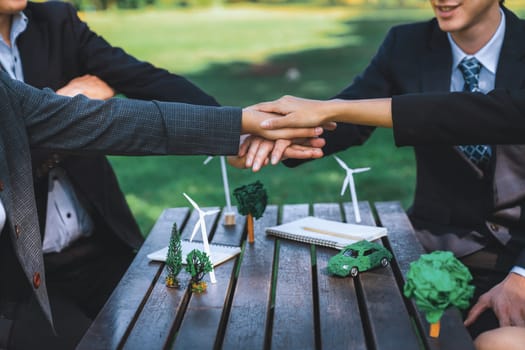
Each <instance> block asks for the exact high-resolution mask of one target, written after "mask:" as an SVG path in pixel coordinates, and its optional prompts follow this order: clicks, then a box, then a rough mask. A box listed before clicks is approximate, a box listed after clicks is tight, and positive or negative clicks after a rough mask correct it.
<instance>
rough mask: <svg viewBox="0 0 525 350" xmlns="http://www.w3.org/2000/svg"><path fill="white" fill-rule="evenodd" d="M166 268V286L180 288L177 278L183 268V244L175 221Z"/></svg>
mask: <svg viewBox="0 0 525 350" xmlns="http://www.w3.org/2000/svg"><path fill="white" fill-rule="evenodd" d="M166 268H167V269H168V275H167V276H166V286H168V287H170V288H178V287H179V280H178V279H177V276H178V275H179V272H180V271H181V270H182V246H181V243H180V234H179V231H178V230H177V224H176V223H173V226H172V228H171V237H170V244H169V246H168V255H167V256H166Z"/></svg>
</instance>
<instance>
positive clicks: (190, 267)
mask: <svg viewBox="0 0 525 350" xmlns="http://www.w3.org/2000/svg"><path fill="white" fill-rule="evenodd" d="M211 270H212V264H211V261H210V258H209V257H208V255H207V254H206V253H205V252H201V251H200V250H197V249H193V250H192V251H191V252H189V254H188V255H187V256H186V271H188V273H189V274H190V276H191V290H192V292H196V293H202V292H204V291H205V290H206V287H207V284H206V282H205V281H202V278H203V277H204V275H206V274H207V273H208V272H210V271H211Z"/></svg>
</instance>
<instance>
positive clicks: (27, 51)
mask: <svg viewBox="0 0 525 350" xmlns="http://www.w3.org/2000/svg"><path fill="white" fill-rule="evenodd" d="M30 5H31V4H29V5H28V8H27V9H26V10H24V13H25V15H26V16H27V18H28V24H27V28H26V30H25V31H24V32H23V33H22V34H21V35H20V37H19V39H18V41H17V45H18V49H19V51H20V56H21V60H22V68H23V71H24V79H25V81H26V82H28V83H29V84H31V85H33V86H36V87H39V88H41V87H46V86H49V80H48V77H47V74H46V72H47V70H48V69H49V64H48V63H49V56H48V55H42V52H51V51H50V50H49V48H48V43H49V39H48V36H49V31H48V28H47V26H45V25H44V24H42V23H40V22H37V21H36V20H35V19H34V18H33V16H32V12H31V8H30Z"/></svg>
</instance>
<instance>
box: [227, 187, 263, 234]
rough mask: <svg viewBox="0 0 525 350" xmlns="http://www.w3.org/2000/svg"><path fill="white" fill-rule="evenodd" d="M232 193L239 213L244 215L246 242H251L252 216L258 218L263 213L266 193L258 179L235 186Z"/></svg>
mask: <svg viewBox="0 0 525 350" xmlns="http://www.w3.org/2000/svg"><path fill="white" fill-rule="evenodd" d="M233 195H234V196H235V198H236V199H237V202H238V203H239V213H241V214H242V215H246V225H247V230H248V243H253V242H254V240H255V239H254V234H253V218H254V217H255V218H256V219H258V218H260V217H261V216H262V214H263V213H264V210H265V209H266V204H267V203H268V195H267V194H266V191H265V189H264V187H263V185H262V183H261V182H260V181H256V182H254V183H251V184H248V185H244V186H241V187H238V188H236V189H235V190H234V191H233Z"/></svg>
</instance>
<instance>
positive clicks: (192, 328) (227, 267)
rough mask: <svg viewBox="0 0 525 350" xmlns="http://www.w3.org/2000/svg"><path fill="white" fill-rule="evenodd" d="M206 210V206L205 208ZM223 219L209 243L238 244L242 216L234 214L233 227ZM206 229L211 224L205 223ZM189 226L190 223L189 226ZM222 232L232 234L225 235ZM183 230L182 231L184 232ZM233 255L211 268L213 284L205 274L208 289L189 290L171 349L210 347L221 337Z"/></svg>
mask: <svg viewBox="0 0 525 350" xmlns="http://www.w3.org/2000/svg"><path fill="white" fill-rule="evenodd" d="M207 210H209V209H207ZM222 222H223V218H221V220H220V223H218V224H217V226H216V229H215V234H214V235H213V238H212V240H211V241H212V242H213V243H215V238H216V237H217V239H219V240H220V241H221V243H222V244H224V243H226V244H229V245H233V246H240V245H241V239H242V238H243V236H242V232H243V229H244V226H245V223H246V221H245V219H244V217H239V216H238V217H236V222H237V224H236V225H235V228H233V229H232V228H226V227H225V226H224V225H223V224H222ZM208 227H210V228H212V227H214V226H211V225H210V226H208ZM190 228H191V226H190ZM225 231H228V232H229V233H232V235H231V236H229V240H228V239H227V238H228V236H227V234H226V232H225ZM185 233H186V232H185ZM237 259H238V257H237V258H235V259H232V260H229V261H227V262H225V263H223V264H221V265H219V266H217V267H216V268H215V276H216V279H217V283H215V284H213V283H211V282H210V280H209V274H207V275H206V276H205V280H206V281H207V282H208V289H207V290H206V292H205V293H202V294H196V293H192V294H191V295H190V299H189V302H188V306H187V308H186V310H185V315H184V319H183V320H182V323H181V326H180V328H179V329H178V332H177V336H176V338H175V340H174V342H173V345H172V348H173V349H189V348H192V349H197V350H198V349H213V347H214V346H215V343H216V341H217V340H216V339H219V340H220V338H221V336H220V333H222V331H221V320H222V319H223V317H225V316H223V310H224V309H225V305H226V304H227V302H228V299H229V293H230V291H231V289H232V288H233V286H232V283H233V282H234V280H235V279H234V277H233V275H234V272H235V266H236V262H237Z"/></svg>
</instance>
